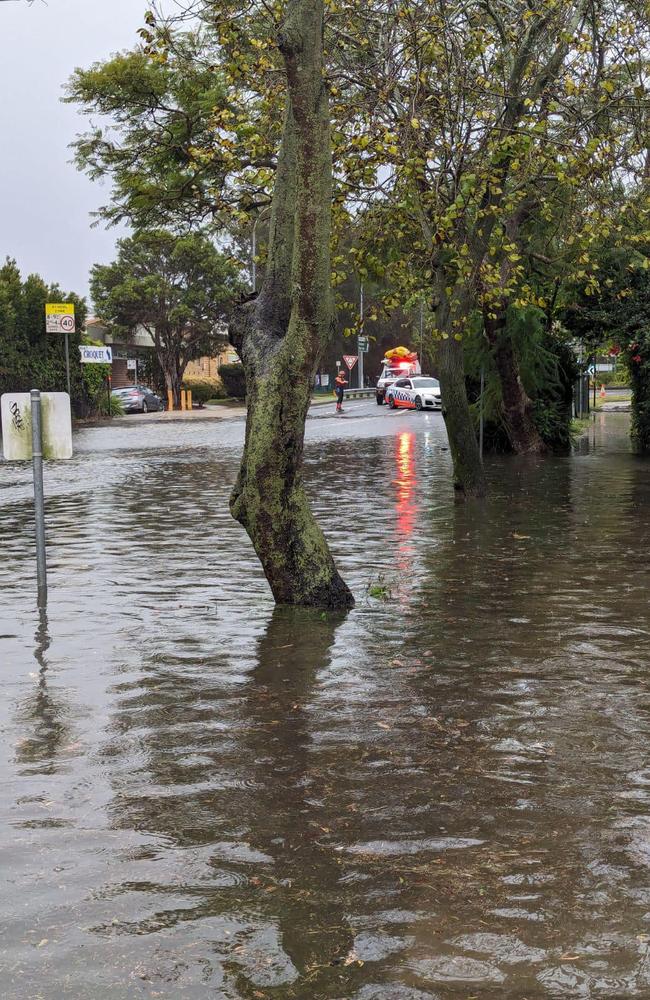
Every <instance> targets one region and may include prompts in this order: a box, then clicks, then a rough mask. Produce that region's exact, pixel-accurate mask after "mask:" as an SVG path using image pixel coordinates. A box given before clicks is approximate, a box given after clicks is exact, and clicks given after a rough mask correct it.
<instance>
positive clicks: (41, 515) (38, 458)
mask: <svg viewBox="0 0 650 1000" xmlns="http://www.w3.org/2000/svg"><path fill="white" fill-rule="evenodd" d="M30 396H31V407H32V469H33V472H34V515H35V521H36V577H37V581H38V606H39V608H41V607H44V606H45V605H46V604H47V563H46V557H45V498H44V492H43V445H42V442H43V435H42V431H41V394H40V392H39V390H38V389H32V391H31V393H30Z"/></svg>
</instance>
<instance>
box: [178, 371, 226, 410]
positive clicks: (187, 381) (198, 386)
mask: <svg viewBox="0 0 650 1000" xmlns="http://www.w3.org/2000/svg"><path fill="white" fill-rule="evenodd" d="M183 388H184V389H189V390H190V392H191V393H192V402H194V403H201V405H203V404H205V403H207V401H208V400H209V399H220V398H223V397H224V396H225V395H226V393H225V391H224V388H223V386H222V384H221V382H220V381H219V379H218V378H208V377H207V376H206V377H205V378H199V377H198V376H197V377H196V378H184V379H183Z"/></svg>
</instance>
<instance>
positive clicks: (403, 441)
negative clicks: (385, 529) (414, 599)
mask: <svg viewBox="0 0 650 1000" xmlns="http://www.w3.org/2000/svg"><path fill="white" fill-rule="evenodd" d="M395 442H396V451H397V455H396V461H395V468H396V474H397V475H396V478H395V488H396V493H397V518H396V522H397V523H396V528H397V539H398V549H399V552H400V554H402V555H407V554H408V553H409V551H411V545H410V544H409V542H410V540H411V535H412V534H413V530H414V528H415V518H416V507H415V490H416V479H415V456H414V449H415V434H414V433H413V432H412V431H404V432H403V433H402V434H399V435H397V436H396V437H395Z"/></svg>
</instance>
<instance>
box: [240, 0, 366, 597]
mask: <svg viewBox="0 0 650 1000" xmlns="http://www.w3.org/2000/svg"><path fill="white" fill-rule="evenodd" d="M323 8H324V4H323V0H289V2H288V3H287V8H286V14H285V18H284V21H283V23H282V27H281V30H280V34H279V39H278V41H279V46H280V50H281V52H282V55H283V58H284V64H285V69H286V79H287V102H286V113H285V125H284V132H283V137H282V145H281V149H280V154H279V159H278V169H277V174H276V180H275V188H274V193H273V206H272V214H271V229H270V237H269V255H268V263H267V267H266V272H265V276H264V280H263V283H262V288H261V290H260V293H259V295H258V296H256V297H253V298H251V299H249V300H248V301H246V302H244V303H242V304H241V305H240V307H239V308H238V309H237V310H236V311H235V314H234V316H233V319H232V321H231V324H230V331H229V332H230V339H231V342H232V343H233V345H234V346H235V347H236V349H237V351H238V352H239V355H240V357H241V359H242V362H243V364H244V368H245V372H246V385H247V401H248V416H247V422H246V441H245V446H244V454H243V457H242V463H241V468H240V472H239V476H238V479H237V483H236V485H235V488H234V490H233V493H232V497H231V511H232V514H233V516H234V517H235V518H236V519H237V520H238V521H239V522H240V523H241V524H242V525H243V526H244V528H245V529H246V531H247V532H248V535H249V537H250V539H251V541H252V543H253V545H254V547H255V551H256V552H257V555H258V557H259V559H260V562H261V564H262V567H263V569H264V572H265V574H266V578H267V580H268V582H269V585H270V587H271V590H272V592H273V596H274V598H275V600H276V602H278V603H280V604H296V605H307V606H316V607H323V608H342V607H343V608H345V607H351V606H352V605H353V603H354V600H353V597H352V594H351V593H350V590H349V589H348V587H347V586H346V584H345V583H344V581H343V580H342V578H341V577H340V575H339V573H338V571H337V569H336V566H335V564H334V560H333V558H332V555H331V552H330V550H329V547H328V545H327V542H326V540H325V537H324V535H323V532H322V530H321V528H320V527H319V525H318V524H317V522H316V520H315V518H314V516H313V513H312V511H311V508H310V506H309V502H308V500H307V497H306V494H305V490H304V485H303V481H302V466H303V448H304V435H305V420H306V418H307V411H308V409H309V403H310V399H311V387H312V385H313V379H314V373H315V372H316V369H317V367H318V363H319V360H320V358H321V356H322V353H323V351H324V349H325V347H326V345H327V343H328V341H329V338H330V336H331V332H332V323H333V300H332V292H331V286H330V281H331V262H330V235H331V213H332V153H331V138H330V119H329V107H328V99H327V92H326V89H325V83H324V78H323V47H322V46H323V41H322V40H323Z"/></svg>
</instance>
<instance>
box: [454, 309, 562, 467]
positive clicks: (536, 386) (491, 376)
mask: <svg viewBox="0 0 650 1000" xmlns="http://www.w3.org/2000/svg"><path fill="white" fill-rule="evenodd" d="M476 327H477V330H478V328H479V327H480V321H479V319H478V317H477V318H476ZM502 335H503V336H507V337H509V338H510V339H511V340H512V344H513V347H514V351H515V355H516V357H517V360H518V362H519V372H520V376H521V381H522V383H523V386H524V389H525V390H526V393H527V395H528V397H529V398H530V400H531V402H532V404H533V419H534V421H535V425H536V427H537V429H538V431H539V433H540V435H541V437H542V439H543V441H544V443H545V444H546V445H547V446H548V447H549V448H551V449H552V450H554V451H563V450H565V449H567V448H568V447H569V446H570V443H571V436H570V428H571V419H572V409H571V404H572V399H573V385H574V382H575V380H576V378H577V377H578V366H577V362H576V358H575V354H574V352H573V350H572V348H571V346H570V345H569V343H568V342H567V340H566V337H563V336H562V335H561V334H560V333H558V334H556V333H555V332H550V331H549V329H548V323H547V317H546V316H545V314H544V313H543V312H542V310H541V309H538V308H537V307H535V306H529V307H527V308H525V309H516V308H515V307H510V309H509V310H508V316H507V323H506V327H505V330H504V331H503V333H502ZM465 353H466V371H467V375H468V393H469V398H470V401H471V402H472V403H473V407H472V410H473V413H474V417H475V419H476V420H477V421H478V418H479V397H480V372H481V366H483V367H484V371H485V391H484V395H483V406H484V413H485V450H486V451H496V452H507V451H510V450H511V448H510V443H509V440H508V435H507V434H506V431H505V428H504V426H503V422H502V419H501V413H502V409H501V407H502V404H501V386H500V382H499V378H498V376H497V372H496V370H495V367H494V361H493V358H492V353H491V349H490V345H489V344H488V342H487V340H486V339H485V337H483V336H482V333H480V332H477V331H475V332H474V333H473V334H472V336H471V337H469V338H468V340H467V345H466V352H465Z"/></svg>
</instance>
